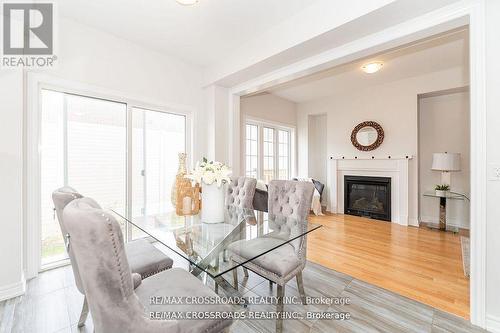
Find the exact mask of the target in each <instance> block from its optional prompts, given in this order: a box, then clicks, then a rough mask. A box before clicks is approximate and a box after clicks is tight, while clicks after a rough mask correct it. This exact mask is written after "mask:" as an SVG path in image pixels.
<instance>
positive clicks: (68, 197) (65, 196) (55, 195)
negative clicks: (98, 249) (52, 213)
mask: <svg viewBox="0 0 500 333" xmlns="http://www.w3.org/2000/svg"><path fill="white" fill-rule="evenodd" d="M80 198H83V196H82V195H81V194H80V193H78V192H77V191H76V190H75V189H74V188H72V187H69V186H65V187H61V188H58V189H57V190H55V191H54V192H52V201H53V202H54V208H55V209H56V214H57V221H58V222H59V227H60V228H61V233H62V236H63V239H64V242H66V234H67V231H66V227H65V226H64V222H63V210H64V208H65V207H66V206H67V205H68V204H69V203H70V202H71V201H73V200H75V199H80ZM68 256H69V260H70V261H71V268H72V269H73V276H74V277H75V284H76V287H77V288H78V290H79V291H80V292H81V293H82V294H84V292H83V286H82V281H81V279H80V273H79V272H78V266H77V264H76V262H75V260H74V257H73V253H71V251H69V249H68Z"/></svg>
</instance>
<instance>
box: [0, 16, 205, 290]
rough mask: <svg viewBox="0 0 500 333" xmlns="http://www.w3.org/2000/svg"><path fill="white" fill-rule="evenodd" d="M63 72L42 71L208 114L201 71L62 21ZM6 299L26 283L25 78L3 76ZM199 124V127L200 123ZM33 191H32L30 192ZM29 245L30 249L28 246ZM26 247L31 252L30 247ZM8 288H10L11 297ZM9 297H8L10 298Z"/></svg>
mask: <svg viewBox="0 0 500 333" xmlns="http://www.w3.org/2000/svg"><path fill="white" fill-rule="evenodd" d="M58 30H59V31H58V33H59V34H58V35H59V36H58V39H57V40H56V43H57V46H56V52H57V56H58V61H57V66H56V67H55V68H53V69H44V70H39V71H40V72H44V73H45V74H47V75H50V76H54V77H58V78H62V79H65V80H69V81H72V82H76V83H83V84H88V85H92V86H96V87H102V88H103V89H109V90H113V91H116V92H119V93H120V95H123V96H125V97H128V98H131V99H136V100H140V101H143V102H146V103H150V104H152V105H156V106H172V108H173V109H177V108H182V109H184V108H187V109H191V110H194V112H195V114H194V115H193V116H194V117H195V118H197V117H199V113H198V112H199V110H200V109H201V108H202V102H203V99H202V90H201V70H200V69H198V68H194V67H190V66H189V65H186V64H185V63H184V62H182V61H179V60H176V59H173V58H169V57H166V56H164V55H162V54H160V53H157V52H153V51H149V50H145V49H144V48H143V47H142V46H139V45H136V44H133V43H131V42H129V41H126V40H123V39H119V38H116V37H114V36H112V35H109V34H106V33H103V32H100V31H97V30H94V29H92V28H89V27H86V26H84V25H81V24H79V23H76V22H73V21H70V20H65V19H61V20H59V21H58ZM0 90H1V91H2V94H1V95H0V107H1V112H0V129H1V130H0V136H1V140H0V155H1V163H0V184H2V186H0V202H1V209H0V219H1V221H2V232H1V233H0V246H1V251H0V263H1V264H2V269H1V272H0V298H2V296H3V295H7V293H8V292H12V290H14V289H13V288H14V287H16V288H17V287H18V285H16V283H21V282H22V265H23V260H22V256H23V235H22V227H23V214H25V212H24V209H23V205H22V202H23V197H22V188H23V163H24V162H23V130H22V128H23V119H24V116H23V103H24V95H23V75H22V73H21V72H20V71H19V72H11V71H8V70H4V69H2V72H1V73H0ZM198 123H199V122H198ZM204 128H205V127H204V126H202V125H200V128H199V129H197V128H195V129H194V132H195V143H194V146H195V147H194V149H195V152H196V153H197V155H198V156H201V155H204V151H205V150H206V149H207V147H206V146H205V139H204V136H205V133H204ZM25 190H26V191H30V190H31V189H30V188H27V189H25ZM24 245H25V244H24ZM24 247H25V246H24ZM4 288H9V290H7V291H5V290H3V289H4ZM7 296H8V295H7Z"/></svg>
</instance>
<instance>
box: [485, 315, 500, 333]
mask: <svg viewBox="0 0 500 333" xmlns="http://www.w3.org/2000/svg"><path fill="white" fill-rule="evenodd" d="M486 329H487V330H488V332H491V333H500V317H496V316H492V315H487V316H486Z"/></svg>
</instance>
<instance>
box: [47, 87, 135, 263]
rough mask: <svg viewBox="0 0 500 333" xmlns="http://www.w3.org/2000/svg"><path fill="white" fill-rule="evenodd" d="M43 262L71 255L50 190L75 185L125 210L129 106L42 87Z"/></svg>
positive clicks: (98, 200)
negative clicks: (56, 214) (60, 227)
mask: <svg viewBox="0 0 500 333" xmlns="http://www.w3.org/2000/svg"><path fill="white" fill-rule="evenodd" d="M41 94H42V96H41V97H42V110H41V116H42V124H41V143H42V150H41V192H42V193H41V204H42V207H41V215H42V216H41V234H42V235H41V238H42V239H41V241H42V242H41V244H42V251H41V260H42V265H45V264H50V263H54V262H56V261H59V260H62V259H65V258H67V255H66V253H65V250H64V243H63V240H62V236H61V231H60V229H59V224H58V222H57V220H56V219H57V218H56V216H55V214H53V210H52V209H53V203H52V200H51V193H52V191H54V190H55V189H56V188H58V187H61V186H63V185H69V186H71V187H74V188H75V189H76V190H77V191H79V192H80V193H83V194H84V195H85V196H89V197H92V198H94V199H95V200H97V202H99V203H100V204H101V205H102V206H103V207H108V208H112V209H115V210H117V211H119V212H121V213H125V208H126V207H125V203H126V166H127V128H126V124H127V105H126V104H123V103H117V102H110V101H106V100H101V99H95V98H89V97H82V96H77V95H70V94H64V93H61V92H56V91H51V90H42V92H41Z"/></svg>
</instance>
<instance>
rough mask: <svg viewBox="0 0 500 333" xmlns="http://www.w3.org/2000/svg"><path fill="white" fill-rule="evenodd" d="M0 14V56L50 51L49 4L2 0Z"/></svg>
mask: <svg viewBox="0 0 500 333" xmlns="http://www.w3.org/2000/svg"><path fill="white" fill-rule="evenodd" d="M3 14H4V15H3V16H4V20H3V54H4V55H50V54H52V53H53V46H54V45H53V42H54V16H53V4H51V3H4V4H3Z"/></svg>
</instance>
